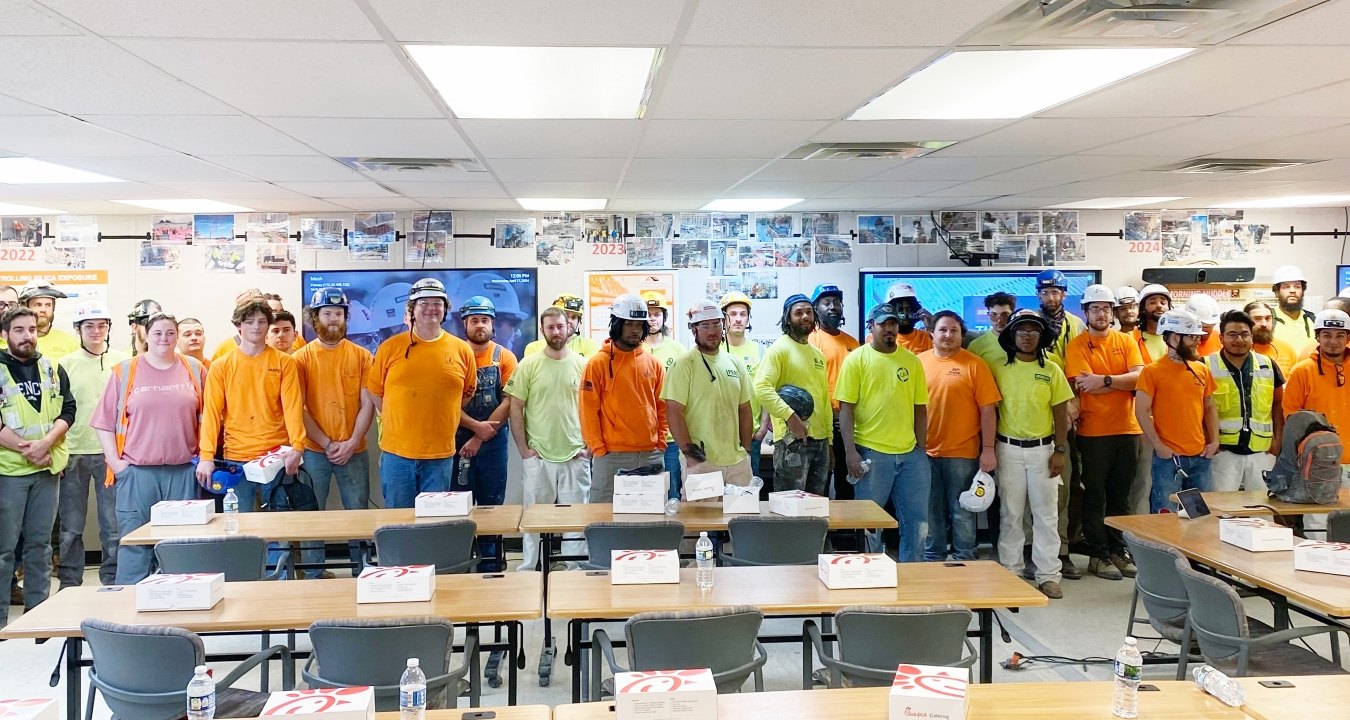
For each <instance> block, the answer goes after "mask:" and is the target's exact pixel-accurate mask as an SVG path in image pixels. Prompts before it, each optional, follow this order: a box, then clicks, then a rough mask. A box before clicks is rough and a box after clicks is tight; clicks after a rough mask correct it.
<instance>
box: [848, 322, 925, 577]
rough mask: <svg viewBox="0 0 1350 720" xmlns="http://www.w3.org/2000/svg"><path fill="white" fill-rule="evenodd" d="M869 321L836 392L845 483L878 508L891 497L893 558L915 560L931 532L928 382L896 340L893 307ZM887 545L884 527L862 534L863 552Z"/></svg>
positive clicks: (911, 355) (920, 367)
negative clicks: (896, 527) (895, 530)
mask: <svg viewBox="0 0 1350 720" xmlns="http://www.w3.org/2000/svg"><path fill="white" fill-rule="evenodd" d="M867 324H868V325H869V326H870V327H871V329H872V339H871V341H870V342H869V343H868V344H867V345H866V346H864V347H862V348H859V349H858V350H857V351H856V352H853V353H850V354H849V356H848V358H847V359H846V360H844V366H843V367H842V368H840V371H839V383H838V385H837V386H836V387H835V391H834V396H835V398H836V399H838V400H839V429H840V430H841V434H842V435H843V438H844V439H843V445H844V448H845V451H844V452H845V458H846V459H847V460H848V474H849V480H850V481H854V482H857V483H858V486H857V487H856V488H854V489H855V491H856V493H857V497H859V498H862V499H865V500H871V501H872V502H875V503H876V504H877V506H879V507H885V506H886V501H887V500H890V501H891V504H892V505H893V506H894V508H895V514H896V515H897V516H898V518H897V519H898V520H899V521H900V551H899V553H898V554H897V555H896V558H897V559H899V560H900V562H919V561H921V560H923V546H924V541H925V540H926V539H927V537H928V493H929V490H930V486H931V484H932V480H931V477H930V473H929V468H928V455H927V454H925V446H926V445H927V436H928V407H927V406H928V384H927V382H925V380H924V373H923V364H922V363H920V362H919V358H918V356H917V355H915V354H914V353H912V352H910V351H909V350H907V349H905V348H903V347H901V346H900V344H899V341H898V340H897V337H898V336H899V334H900V318H899V316H897V315H896V313H895V308H893V307H891V306H890V305H884V304H883V305H877V306H875V307H873V308H872V310H871V311H870V312H869V313H867ZM864 461H867V463H868V465H864V464H863V462H864ZM885 549H886V548H885V545H884V541H883V540H882V537H881V532H880V531H878V530H869V531H867V551H868V552H873V553H879V552H884V551H885Z"/></svg>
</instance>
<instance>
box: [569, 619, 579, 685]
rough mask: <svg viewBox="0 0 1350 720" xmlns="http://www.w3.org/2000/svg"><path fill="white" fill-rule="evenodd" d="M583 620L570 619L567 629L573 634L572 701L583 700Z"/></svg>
mask: <svg viewBox="0 0 1350 720" xmlns="http://www.w3.org/2000/svg"><path fill="white" fill-rule="evenodd" d="M581 625H582V623H581V621H580V620H568V621H567V631H568V634H569V635H571V640H569V641H568V645H569V649H570V650H571V651H572V702H574V703H579V702H581Z"/></svg>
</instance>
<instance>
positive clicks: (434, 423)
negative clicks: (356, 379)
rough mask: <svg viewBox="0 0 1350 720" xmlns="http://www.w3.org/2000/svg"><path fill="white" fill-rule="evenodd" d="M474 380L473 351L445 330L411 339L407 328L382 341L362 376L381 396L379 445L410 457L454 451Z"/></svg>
mask: <svg viewBox="0 0 1350 720" xmlns="http://www.w3.org/2000/svg"><path fill="white" fill-rule="evenodd" d="M405 355H406V357H405ZM477 385H478V373H476V372H475V371H474V360H473V350H472V349H471V348H470V347H469V344H468V343H466V342H464V341H463V340H460V339H459V338H457V337H455V336H454V335H451V334H450V333H448V332H444V331H442V332H441V335H440V337H438V338H436V339H435V340H420V339H419V340H417V342H415V343H414V342H412V332H411V331H409V332H404V333H399V334H398V335H395V336H393V337H391V338H389V339H388V340H385V341H384V342H382V343H380V347H379V349H378V350H376V351H375V361H374V363H373V364H372V365H371V367H370V374H369V375H368V376H367V378H366V389H368V390H370V392H371V394H373V395H375V396H376V397H380V398H383V401H382V402H381V410H380V418H381V422H382V423H383V425H382V431H381V433H380V449H381V450H384V451H385V452H390V453H393V454H395V455H398V456H399V457H404V458H409V459H411V460H438V459H443V458H448V457H450V456H452V455H454V454H455V429H456V428H458V427H459V416H460V411H461V409H462V408H463V405H464V401H465V400H468V399H469V398H471V397H473V393H474V390H475V389H476V388H477Z"/></svg>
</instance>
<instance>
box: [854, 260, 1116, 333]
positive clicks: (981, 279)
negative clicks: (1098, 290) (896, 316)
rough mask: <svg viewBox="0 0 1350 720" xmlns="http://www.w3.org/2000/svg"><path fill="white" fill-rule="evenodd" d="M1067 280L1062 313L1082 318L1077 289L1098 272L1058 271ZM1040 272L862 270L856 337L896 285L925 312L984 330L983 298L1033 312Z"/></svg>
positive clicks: (986, 320) (986, 322)
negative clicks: (1009, 298) (945, 313)
mask: <svg viewBox="0 0 1350 720" xmlns="http://www.w3.org/2000/svg"><path fill="white" fill-rule="evenodd" d="M1059 270H1060V272H1062V273H1064V275H1065V276H1066V277H1067V278H1068V280H1069V293H1068V297H1066V298H1064V308H1065V309H1066V310H1068V311H1069V312H1071V313H1073V314H1075V315H1078V316H1080V317H1081V316H1082V310H1081V309H1080V308H1079V307H1078V302H1079V299H1080V298H1081V297H1082V296H1083V289H1084V288H1086V287H1087V286H1088V285H1091V284H1093V283H1098V282H1101V277H1102V271H1101V270H1100V269H1098V268H1082V267H1074V268H1059ZM1040 271H1041V268H1028V269H1026V270H1005V269H1002V268H971V269H969V270H934V269H922V268H914V269H906V268H863V269H862V270H859V271H858V288H859V289H860V292H859V294H858V299H859V302H858V315H857V318H858V324H857V327H858V328H859V334H858V337H863V336H865V335H866V334H867V328H866V327H865V326H866V324H867V311H868V309H870V308H871V307H872V306H873V305H876V304H877V303H882V302H885V301H886V290H887V289H888V288H889V287H890V286H891V285H892V284H893V283H897V282H906V283H909V284H910V285H913V286H914V291H915V292H916V293H917V294H918V296H919V302H921V303H922V304H923V307H924V309H925V310H928V311H929V312H937V311H939V310H954V311H956V312H958V313H960V314H961V317H962V318H964V319H965V321H966V330H967V331H968V332H984V331H986V330H988V329H989V316H988V313H987V311H986V310H985V307H984V298H985V296H986V295H991V294H993V293H996V292H999V291H1002V292H1006V293H1009V294H1011V295H1014V296H1016V297H1017V307H1018V308H1032V309H1035V308H1038V307H1040V300H1039V299H1038V298H1037V297H1036V275H1037V274H1038V273H1040Z"/></svg>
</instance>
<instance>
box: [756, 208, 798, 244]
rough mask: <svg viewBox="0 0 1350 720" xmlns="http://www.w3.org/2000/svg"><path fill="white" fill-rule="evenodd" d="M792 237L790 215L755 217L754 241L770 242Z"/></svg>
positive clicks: (767, 214) (760, 215) (773, 214)
mask: <svg viewBox="0 0 1350 720" xmlns="http://www.w3.org/2000/svg"><path fill="white" fill-rule="evenodd" d="M791 237H792V213H762V214H759V215H756V216H755V240H757V241H759V242H771V241H773V240H786V239H788V238H791Z"/></svg>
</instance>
